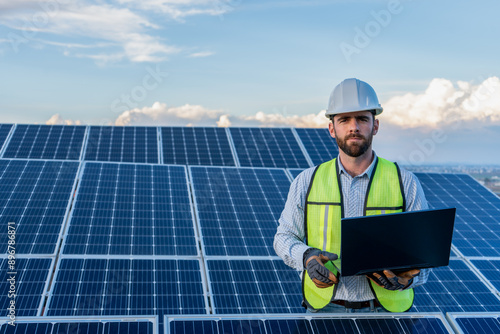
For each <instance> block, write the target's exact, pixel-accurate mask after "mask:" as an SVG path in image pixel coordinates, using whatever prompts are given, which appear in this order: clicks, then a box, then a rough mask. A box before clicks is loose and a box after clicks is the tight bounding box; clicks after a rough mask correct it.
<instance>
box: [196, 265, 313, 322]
mask: <svg viewBox="0 0 500 334" xmlns="http://www.w3.org/2000/svg"><path fill="white" fill-rule="evenodd" d="M206 263H207V266H206V267H207V270H208V277H209V282H210V287H211V293H212V307H213V311H214V313H215V314H233V313H266V314H269V313H304V312H305V309H304V308H303V307H302V306H301V303H302V289H301V280H300V277H299V274H298V273H297V271H295V270H294V269H291V268H290V267H288V266H286V265H285V264H284V263H283V261H282V260H281V259H279V260H258V259H239V260H228V259H217V260H215V259H214V260H206Z"/></svg>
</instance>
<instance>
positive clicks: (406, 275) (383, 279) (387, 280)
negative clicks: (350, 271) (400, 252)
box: [367, 269, 420, 290]
mask: <svg viewBox="0 0 500 334" xmlns="http://www.w3.org/2000/svg"><path fill="white" fill-rule="evenodd" d="M419 274H420V270H419V269H412V270H408V271H405V272H402V273H399V274H398V275H396V274H394V273H393V272H392V271H390V270H384V271H383V275H381V274H380V273H373V274H371V275H367V277H368V278H369V279H371V280H372V281H373V282H374V283H375V284H377V285H378V286H381V287H383V288H385V289H387V290H401V289H404V288H407V287H408V286H409V285H410V284H411V283H412V281H413V277H415V276H418V275H419Z"/></svg>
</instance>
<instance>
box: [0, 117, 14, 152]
mask: <svg viewBox="0 0 500 334" xmlns="http://www.w3.org/2000/svg"><path fill="white" fill-rule="evenodd" d="M11 129H12V124H0V151H1V150H2V146H3V144H4V143H5V140H6V139H7V137H8V135H9V133H10V130H11Z"/></svg>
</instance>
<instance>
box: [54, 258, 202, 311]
mask: <svg viewBox="0 0 500 334" xmlns="http://www.w3.org/2000/svg"><path fill="white" fill-rule="evenodd" d="M205 313H206V305H205V298H204V289H203V285H202V277H201V272H200V266H199V262H198V261H197V260H145V259H122V260H120V259H108V260H104V259H70V258H63V259H61V262H60V265H59V268H58V271H57V274H56V277H55V282H54V284H53V289H52V292H51V296H50V297H49V301H48V305H47V308H46V314H47V315H49V316H62V315H68V316H77V315H80V316H83V315H86V316H102V315H161V316H163V314H205Z"/></svg>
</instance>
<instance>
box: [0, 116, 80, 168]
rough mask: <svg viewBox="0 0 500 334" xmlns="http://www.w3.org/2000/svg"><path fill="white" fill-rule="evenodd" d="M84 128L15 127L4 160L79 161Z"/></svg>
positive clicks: (65, 126)
mask: <svg viewBox="0 0 500 334" xmlns="http://www.w3.org/2000/svg"><path fill="white" fill-rule="evenodd" d="M85 129H86V128H85V126H72V125H33V124H30V125H25V124H19V125H17V126H16V129H15V131H14V134H13V135H12V138H11V139H10V141H9V145H8V146H7V149H6V150H5V153H4V155H3V157H4V158H21V159H22V158H28V159H61V160H79V159H80V153H81V150H82V145H83V139H84V136H85Z"/></svg>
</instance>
